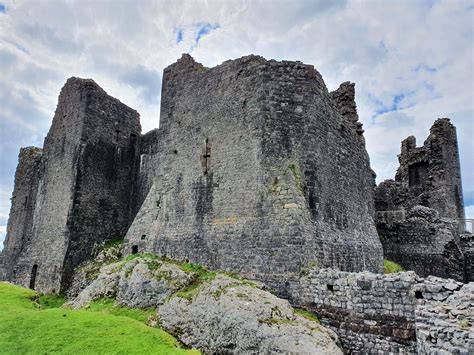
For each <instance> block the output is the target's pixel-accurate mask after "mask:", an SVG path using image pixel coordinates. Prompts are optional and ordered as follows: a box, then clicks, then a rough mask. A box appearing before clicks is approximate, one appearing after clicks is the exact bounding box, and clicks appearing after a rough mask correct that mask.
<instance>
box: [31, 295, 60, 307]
mask: <svg viewBox="0 0 474 355" xmlns="http://www.w3.org/2000/svg"><path fill="white" fill-rule="evenodd" d="M32 299H33V300H34V301H35V302H36V303H37V304H38V307H39V308H40V309H48V308H59V307H61V306H62V305H63V304H64V303H65V302H66V300H65V299H64V296H63V295H40V296H38V295H37V294H35V296H34V297H33V298H32Z"/></svg>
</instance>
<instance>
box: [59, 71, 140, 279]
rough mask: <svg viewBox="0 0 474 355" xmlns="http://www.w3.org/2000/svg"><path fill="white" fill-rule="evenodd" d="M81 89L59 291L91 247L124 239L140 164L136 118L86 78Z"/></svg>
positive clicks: (137, 121)
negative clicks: (77, 142) (78, 133)
mask: <svg viewBox="0 0 474 355" xmlns="http://www.w3.org/2000/svg"><path fill="white" fill-rule="evenodd" d="M81 90H82V91H84V92H85V100H86V108H85V111H84V116H83V117H82V120H83V121H84V126H83V130H82V132H81V146H80V153H79V154H80V155H79V159H78V164H77V175H76V180H75V184H74V187H73V188H74V191H73V196H72V199H73V202H72V203H73V205H72V210H71V213H70V215H69V217H68V226H67V227H68V247H67V248H68V249H67V253H66V256H65V265H64V271H63V279H62V284H63V285H62V287H63V288H65V287H67V284H68V282H69V278H70V276H71V275H72V272H73V270H74V267H75V266H77V265H78V264H79V263H80V262H82V261H83V260H85V259H87V258H89V257H90V256H91V253H92V250H93V247H94V245H95V244H98V243H102V242H104V241H106V240H111V239H117V238H123V237H124V236H125V234H126V232H127V229H128V227H129V225H130V223H131V220H130V211H131V209H132V204H133V198H132V196H133V194H134V193H135V191H134V189H133V186H134V179H136V178H137V172H136V171H137V170H138V164H139V162H138V161H137V159H136V157H137V149H139V145H138V144H139V137H140V133H141V126H140V120H139V114H138V113H137V112H136V111H135V110H134V109H131V108H129V107H128V106H126V105H125V104H123V103H121V102H120V101H119V100H117V99H115V98H113V97H111V96H109V95H107V93H106V92H105V91H104V90H103V89H101V88H100V87H99V86H98V85H97V84H96V83H95V82H93V81H88V80H84V81H83V82H82V85H81Z"/></svg>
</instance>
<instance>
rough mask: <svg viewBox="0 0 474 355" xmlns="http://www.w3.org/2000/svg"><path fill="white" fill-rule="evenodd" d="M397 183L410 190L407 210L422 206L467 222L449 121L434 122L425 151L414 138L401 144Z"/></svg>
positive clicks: (459, 170) (456, 153)
mask: <svg viewBox="0 0 474 355" xmlns="http://www.w3.org/2000/svg"><path fill="white" fill-rule="evenodd" d="M398 159H399V162H400V167H399V169H398V170H397V174H396V175H395V181H397V182H400V183H401V184H402V185H404V186H405V188H407V189H408V196H407V199H406V201H405V205H406V207H407V208H410V207H413V206H415V205H422V206H426V207H430V208H433V209H435V210H437V211H438V212H439V214H440V216H442V217H447V218H464V203H463V197H462V185H461V169H460V163H459V152H458V144H457V136H456V128H455V127H454V126H453V125H452V124H451V122H450V120H449V119H448V118H441V119H438V120H436V121H435V123H434V124H433V126H432V127H431V129H430V135H429V136H428V138H427V139H426V140H425V142H424V144H423V146H422V147H418V148H417V147H416V140H415V137H408V138H407V139H406V140H404V141H403V142H402V150H401V154H400V155H399V158H398Z"/></svg>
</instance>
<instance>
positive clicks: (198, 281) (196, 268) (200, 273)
mask: <svg viewBox="0 0 474 355" xmlns="http://www.w3.org/2000/svg"><path fill="white" fill-rule="evenodd" d="M175 263H176V262H175ZM176 264H177V265H178V266H179V267H180V268H181V270H183V271H184V272H187V273H194V274H195V275H196V277H195V278H194V280H193V282H192V283H191V284H190V285H189V286H187V287H185V288H184V289H182V290H180V291H178V292H176V293H175V294H174V295H173V296H176V297H181V298H185V299H187V300H192V299H193V298H194V297H195V296H196V295H197V293H198V291H199V288H200V286H201V285H202V284H203V283H205V282H208V281H211V280H213V279H214V278H215V277H216V275H217V274H216V273H215V272H213V271H208V270H206V269H205V268H204V267H202V266H201V265H196V264H192V263H188V262H185V263H176Z"/></svg>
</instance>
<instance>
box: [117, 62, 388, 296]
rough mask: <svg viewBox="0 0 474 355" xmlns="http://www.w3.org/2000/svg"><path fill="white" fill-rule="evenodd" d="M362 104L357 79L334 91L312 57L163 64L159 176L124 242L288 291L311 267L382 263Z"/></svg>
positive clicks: (156, 163)
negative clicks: (209, 65)
mask: <svg viewBox="0 0 474 355" xmlns="http://www.w3.org/2000/svg"><path fill="white" fill-rule="evenodd" d="M355 107H356V106H355V101H354V86H353V84H349V83H344V84H343V85H341V87H340V88H339V89H338V90H336V91H335V92H333V93H330V92H328V90H327V88H326V86H325V84H324V82H323V79H322V78H321V75H320V74H319V73H318V72H317V71H316V70H315V69H314V68H313V67H312V66H310V65H305V64H302V63H300V62H286V61H283V62H277V61H273V60H271V61H267V60H265V59H264V58H262V57H258V56H248V57H243V58H240V59H237V60H231V61H226V62H224V63H222V64H221V65H219V66H217V67H214V68H206V67H204V66H202V65H201V64H199V63H197V62H195V61H194V59H193V58H192V57H191V56H189V55H183V57H182V58H181V59H180V60H178V62H177V63H175V64H173V65H171V66H169V67H168V68H166V69H165V71H164V76H163V88H162V98H161V117H160V127H159V129H158V130H157V131H154V132H153V133H151V136H152V137H154V138H155V139H154V140H153V141H154V143H150V144H151V147H152V148H153V149H151V148H150V149H151V150H153V151H154V153H153V154H154V159H153V162H154V167H153V171H154V176H153V182H152V183H151V182H150V184H149V186H150V187H151V188H150V191H149V193H148V195H147V197H146V199H145V201H144V203H143V205H142V206H141V209H140V211H139V212H138V214H137V217H136V218H135V220H134V222H133V224H132V226H131V228H130V229H129V231H128V233H127V237H126V251H127V252H128V253H132V252H153V253H156V254H159V255H164V256H168V257H171V258H176V259H181V260H190V261H192V262H196V263H200V264H204V265H206V266H208V267H210V268H213V269H225V270H231V271H234V272H239V273H241V274H243V275H246V276H247V277H251V278H256V279H260V280H262V281H265V282H267V283H269V284H271V285H272V286H274V287H275V288H278V289H279V291H280V292H282V293H284V292H285V290H284V289H285V280H288V279H290V278H292V277H294V276H297V275H299V274H300V272H302V270H304V269H305V268H307V267H308V266H314V265H319V266H320V267H328V266H331V267H336V268H340V269H342V270H351V271H356V270H371V271H381V268H382V248H381V245H380V241H379V238H378V236H377V233H376V230H375V225H374V222H373V212H374V210H373V186H374V180H373V172H372V170H371V169H370V166H369V158H368V155H367V152H366V150H365V142H364V138H363V135H362V133H363V130H362V128H361V126H362V125H361V124H360V123H359V122H358V117H357V111H356V108H355ZM152 137H149V140H150V141H152V139H151V138H152ZM142 149H144V148H142ZM145 150H146V149H145ZM145 157H146V155H142V159H141V161H142V163H143V161H144V160H143V159H144V158H145ZM148 161H149V160H148Z"/></svg>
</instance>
